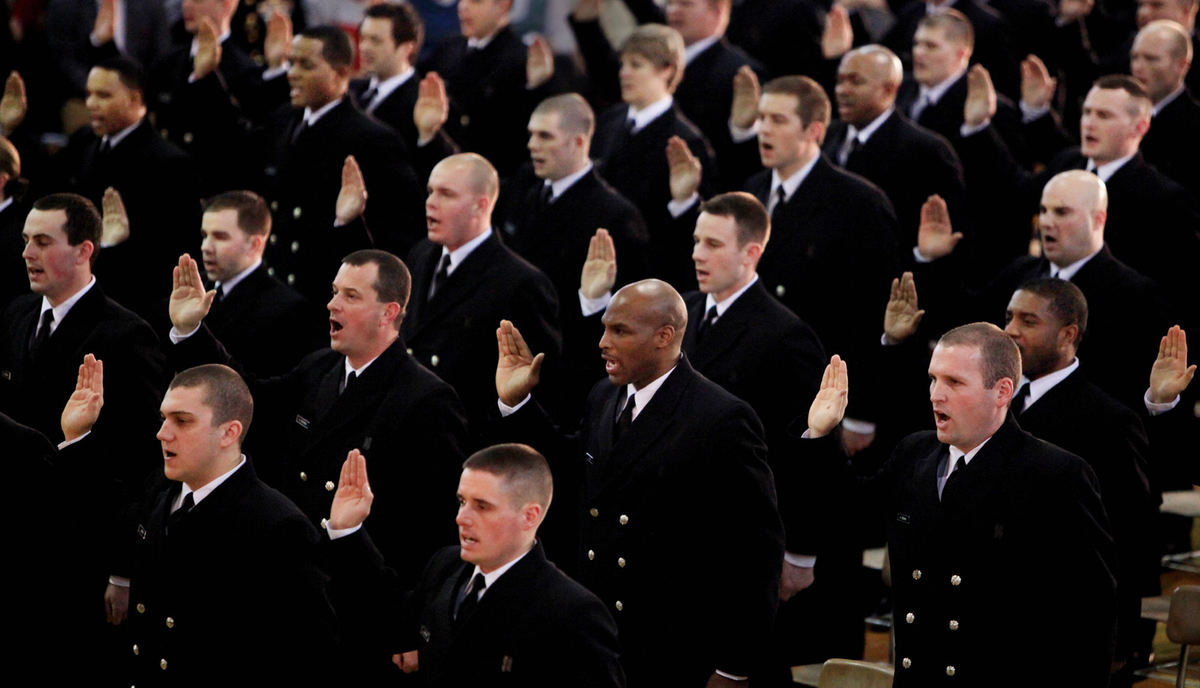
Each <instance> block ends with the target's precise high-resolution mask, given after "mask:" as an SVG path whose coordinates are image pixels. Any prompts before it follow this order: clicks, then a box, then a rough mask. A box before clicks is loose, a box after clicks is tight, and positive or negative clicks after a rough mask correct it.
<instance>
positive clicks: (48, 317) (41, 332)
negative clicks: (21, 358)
mask: <svg viewBox="0 0 1200 688" xmlns="http://www.w3.org/2000/svg"><path fill="white" fill-rule="evenodd" d="M53 322H54V309H53V308H47V309H46V310H45V311H44V312H42V323H41V325H39V326H38V329H37V330H36V331H35V333H34V336H33V343H32V344H31V345H30V347H29V351H30V353H31V354H33V357H34V358H35V359H36V358H37V357H38V356H39V355H41V353H42V351H44V350H45V349H46V344H47V343H48V342H49V341H50V324H51V323H53Z"/></svg>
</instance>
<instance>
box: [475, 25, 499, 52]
mask: <svg viewBox="0 0 1200 688" xmlns="http://www.w3.org/2000/svg"><path fill="white" fill-rule="evenodd" d="M503 30H504V29H503V28H500V29H496V32H495V33H493V34H492V35H490V36H484V37H483V38H468V39H467V47H468V48H471V49H473V50H483V49H484V48H486V47H488V46H489V45H490V44H491V42H492V41H494V40H496V36H498V35H499V34H500V32H501V31H503Z"/></svg>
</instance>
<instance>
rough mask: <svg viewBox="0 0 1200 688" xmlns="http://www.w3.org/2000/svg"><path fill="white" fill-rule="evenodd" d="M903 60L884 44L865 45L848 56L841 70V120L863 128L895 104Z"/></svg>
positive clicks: (838, 98) (839, 76) (838, 82)
mask: <svg viewBox="0 0 1200 688" xmlns="http://www.w3.org/2000/svg"><path fill="white" fill-rule="evenodd" d="M903 74H904V72H903V68H902V67H901V65H900V58H898V57H896V54H895V53H893V52H892V51H891V50H888V49H887V48H885V47H883V46H881V45H865V46H863V47H861V48H856V49H854V50H851V51H850V52H848V53H846V55H845V56H844V57H842V62H841V65H840V66H839V67H838V74H837V88H836V89H835V91H834V95H835V96H836V98H837V106H838V117H839V118H841V120H842V121H844V122H847V123H849V124H853V125H854V126H856V127H859V128H862V127H865V126H866V125H868V124H870V123H871V121H872V120H874V119H876V118H877V117H879V116H880V115H881V114H883V113H884V112H885V111H886V110H887V109H888V108H890V107H892V105H893V104H895V102H896V91H897V90H898V89H899V88H900V80H901V78H903Z"/></svg>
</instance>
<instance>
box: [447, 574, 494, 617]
mask: <svg viewBox="0 0 1200 688" xmlns="http://www.w3.org/2000/svg"><path fill="white" fill-rule="evenodd" d="M485 587H487V581H486V580H484V578H483V574H482V573H477V574H475V577H474V578H472V579H471V582H470V584H469V585H467V587H466V589H465V590H463V592H462V594H461V595H460V596H459V599H458V609H456V610H455V612H454V620H455V621H458V620H460V619H463V620H465V619H468V618H470V617H471V614H472V613H473V612H474V611H475V608H476V607H478V606H479V593H481V592H483V589H484V588H485Z"/></svg>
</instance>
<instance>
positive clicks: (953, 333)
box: [938, 322, 1021, 389]
mask: <svg viewBox="0 0 1200 688" xmlns="http://www.w3.org/2000/svg"><path fill="white" fill-rule="evenodd" d="M938 346H941V347H950V346H970V347H974V348H976V349H979V353H980V355H981V357H982V358H983V370H981V371H980V372H981V373H983V386H984V387H986V388H988V389H991V388H992V387H995V386H996V383H997V382H999V381H1000V380H1002V379H1004V378H1008V379H1009V380H1012V383H1013V385H1014V386H1015V385H1016V384H1017V382H1018V381H1019V380H1020V379H1021V350H1020V349H1018V348H1017V343H1016V342H1014V341H1013V340H1012V337H1009V336H1008V335H1007V334H1005V332H1004V330H1002V329H1000V328H999V327H996V326H995V325H993V324H991V323H985V322H976V323H970V324H969V325H962V326H959V327H956V328H954V329H953V330H950V331H949V332H947V333H946V334H944V335H942V338H941V339H939V340H938Z"/></svg>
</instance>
